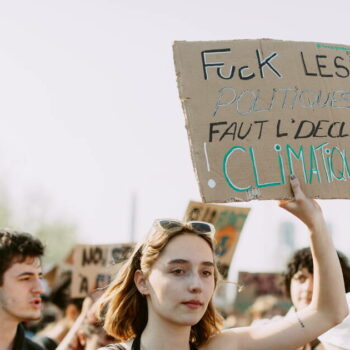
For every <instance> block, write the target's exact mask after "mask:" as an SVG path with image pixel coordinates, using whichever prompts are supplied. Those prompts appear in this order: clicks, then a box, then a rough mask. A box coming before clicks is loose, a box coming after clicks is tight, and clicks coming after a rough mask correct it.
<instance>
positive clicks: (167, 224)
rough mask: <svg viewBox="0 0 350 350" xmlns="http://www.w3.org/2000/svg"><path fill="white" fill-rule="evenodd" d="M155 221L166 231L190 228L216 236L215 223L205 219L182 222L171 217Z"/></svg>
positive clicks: (190, 229) (195, 231) (193, 230)
mask: <svg viewBox="0 0 350 350" xmlns="http://www.w3.org/2000/svg"><path fill="white" fill-rule="evenodd" d="M155 223H156V224H157V225H158V226H160V227H161V228H162V229H163V230H164V231H166V232H170V233H175V232H181V231H184V230H189V231H192V232H194V233H198V234H207V235H209V236H210V237H212V238H214V235H215V228H214V225H212V224H209V223H208V222H204V221H188V222H181V221H177V220H170V219H158V220H156V221H155Z"/></svg>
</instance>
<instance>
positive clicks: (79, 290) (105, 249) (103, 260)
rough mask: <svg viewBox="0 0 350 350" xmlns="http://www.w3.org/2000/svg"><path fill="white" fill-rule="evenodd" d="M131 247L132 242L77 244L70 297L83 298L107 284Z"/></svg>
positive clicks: (126, 256)
mask: <svg viewBox="0 0 350 350" xmlns="http://www.w3.org/2000/svg"><path fill="white" fill-rule="evenodd" d="M133 248H134V243H125V244H103V245H87V244H78V245H77V246H76V247H75V249H74V255H73V266H74V268H73V274H72V288H71V297H72V298H83V297H85V296H87V295H88V294H89V293H91V292H92V291H94V290H96V289H97V288H103V287H105V286H106V285H108V284H109V283H110V282H111V280H112V279H113V277H114V275H115V274H116V273H117V272H118V270H119V268H120V263H121V262H123V261H124V260H125V259H127V258H128V256H129V255H130V253H131V252H132V250H133Z"/></svg>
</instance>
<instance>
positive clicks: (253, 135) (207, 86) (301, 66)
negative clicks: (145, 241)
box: [174, 40, 350, 202]
mask: <svg viewBox="0 0 350 350" xmlns="http://www.w3.org/2000/svg"><path fill="white" fill-rule="evenodd" d="M174 57H175V65H176V72H177V75H178V87H179V91H180V97H181V100H182V102H183V106H184V110H185V113H186V118H187V128H188V134H189V138H190V140H191V141H190V144H191V152H192V159H193V162H194V166H195V170H196V173H197V177H198V181H199V185H200V190H201V194H202V197H203V199H204V200H205V201H207V202H227V201H235V200H250V199H255V198H261V199H273V198H289V197H290V196H291V193H290V189H289V185H288V177H289V175H290V174H292V173H296V174H297V175H298V176H299V178H300V179H301V181H303V182H304V183H305V184H306V186H304V187H305V191H306V192H307V194H308V195H310V196H314V197H321V198H350V189H349V186H348V185H347V181H348V180H349V178H350V158H349V154H348V153H349V148H350V143H349V137H350V124H349V123H350V120H349V119H350V47H346V46H343V45H332V44H316V43H303V42H284V41H277V40H236V41H222V42H176V43H175V44H174Z"/></svg>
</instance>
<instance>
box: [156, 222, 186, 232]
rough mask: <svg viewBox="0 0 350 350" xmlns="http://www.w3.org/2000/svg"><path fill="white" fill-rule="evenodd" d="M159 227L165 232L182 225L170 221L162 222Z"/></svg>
mask: <svg viewBox="0 0 350 350" xmlns="http://www.w3.org/2000/svg"><path fill="white" fill-rule="evenodd" d="M159 225H160V226H161V227H162V228H163V229H164V230H173V229H174V228H179V227H182V225H181V223H179V222H176V221H170V220H160V221H159Z"/></svg>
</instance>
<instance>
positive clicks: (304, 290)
mask: <svg viewBox="0 0 350 350" xmlns="http://www.w3.org/2000/svg"><path fill="white" fill-rule="evenodd" d="M337 255H338V259H339V263H340V266H341V269H342V273H343V280H344V286H345V292H346V293H348V295H347V298H348V303H350V293H349V292H350V265H349V262H348V259H347V258H346V256H345V255H344V254H343V253H341V252H339V251H337ZM283 277H284V281H283V283H284V289H285V292H286V295H287V296H288V297H289V298H290V299H291V301H292V303H293V309H292V310H291V311H290V313H293V312H295V311H297V312H299V311H300V310H302V309H304V308H305V307H307V306H308V305H309V304H310V303H311V300H312V295H313V289H314V264H313V259H312V252H311V249H310V248H308V247H307V248H302V249H299V250H297V251H296V252H295V253H294V254H293V256H292V258H291V259H290V261H289V262H288V264H287V270H286V271H285V273H284V275H283ZM301 349H305V350H306V349H315V350H324V349H340V350H341V349H350V318H349V317H348V318H347V319H345V320H344V321H343V322H342V323H341V324H340V325H338V326H337V327H335V328H333V329H331V330H329V331H328V332H326V333H325V334H323V335H322V336H320V337H318V339H315V340H313V341H312V342H310V343H309V344H305V345H304V346H303V347H302V348H301Z"/></svg>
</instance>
